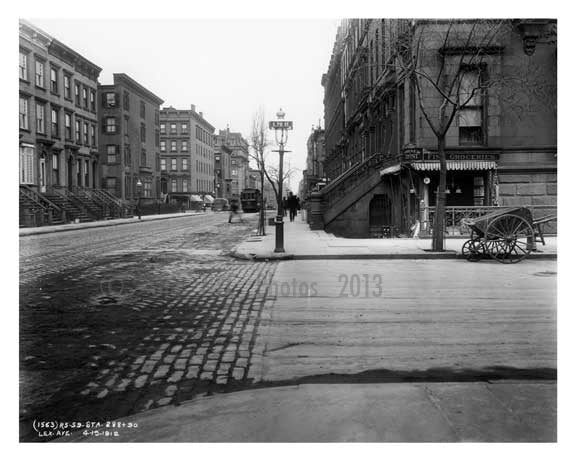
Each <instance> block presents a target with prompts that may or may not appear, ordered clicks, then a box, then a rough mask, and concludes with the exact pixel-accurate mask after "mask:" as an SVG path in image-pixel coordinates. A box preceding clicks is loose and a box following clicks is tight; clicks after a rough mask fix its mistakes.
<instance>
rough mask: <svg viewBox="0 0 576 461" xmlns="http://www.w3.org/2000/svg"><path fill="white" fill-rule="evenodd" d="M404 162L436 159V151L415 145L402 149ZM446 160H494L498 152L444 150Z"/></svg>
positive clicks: (496, 158)
mask: <svg viewBox="0 0 576 461" xmlns="http://www.w3.org/2000/svg"><path fill="white" fill-rule="evenodd" d="M403 157H404V159H403V160H404V162H419V161H438V160H439V158H438V153H437V152H430V151H428V150H425V149H422V148H419V147H415V148H409V149H404V151H403ZM446 160H455V161H458V160H462V161H470V160H484V161H496V160H498V154H495V153H493V152H446Z"/></svg>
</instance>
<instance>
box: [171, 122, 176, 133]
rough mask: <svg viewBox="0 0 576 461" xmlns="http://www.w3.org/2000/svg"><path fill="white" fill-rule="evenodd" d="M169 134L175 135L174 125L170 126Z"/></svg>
mask: <svg viewBox="0 0 576 461" xmlns="http://www.w3.org/2000/svg"><path fill="white" fill-rule="evenodd" d="M170 133H171V134H174V133H176V124H175V123H171V124H170Z"/></svg>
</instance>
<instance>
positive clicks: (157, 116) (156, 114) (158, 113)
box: [154, 110, 160, 125]
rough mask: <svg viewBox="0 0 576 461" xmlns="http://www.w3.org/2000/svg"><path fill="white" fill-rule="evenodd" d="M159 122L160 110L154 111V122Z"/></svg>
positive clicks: (156, 123)
mask: <svg viewBox="0 0 576 461" xmlns="http://www.w3.org/2000/svg"><path fill="white" fill-rule="evenodd" d="M159 123H160V112H158V111H157V110H155V111H154V124H155V125H158V124H159Z"/></svg>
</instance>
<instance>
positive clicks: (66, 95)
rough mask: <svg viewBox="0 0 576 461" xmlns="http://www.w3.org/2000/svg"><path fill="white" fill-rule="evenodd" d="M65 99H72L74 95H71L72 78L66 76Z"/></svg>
mask: <svg viewBox="0 0 576 461" xmlns="http://www.w3.org/2000/svg"><path fill="white" fill-rule="evenodd" d="M64 97H65V98H66V99H72V95H71V94H70V76H69V75H67V74H64Z"/></svg>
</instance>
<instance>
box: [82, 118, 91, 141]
mask: <svg viewBox="0 0 576 461" xmlns="http://www.w3.org/2000/svg"><path fill="white" fill-rule="evenodd" d="M82 134H83V135H84V145H85V146H88V145H89V141H90V139H89V138H88V124H87V123H86V122H84V125H83V130H82Z"/></svg>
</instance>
